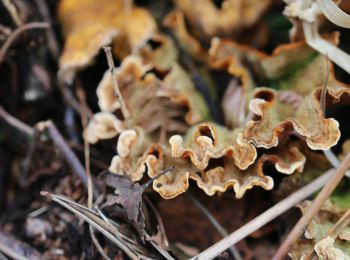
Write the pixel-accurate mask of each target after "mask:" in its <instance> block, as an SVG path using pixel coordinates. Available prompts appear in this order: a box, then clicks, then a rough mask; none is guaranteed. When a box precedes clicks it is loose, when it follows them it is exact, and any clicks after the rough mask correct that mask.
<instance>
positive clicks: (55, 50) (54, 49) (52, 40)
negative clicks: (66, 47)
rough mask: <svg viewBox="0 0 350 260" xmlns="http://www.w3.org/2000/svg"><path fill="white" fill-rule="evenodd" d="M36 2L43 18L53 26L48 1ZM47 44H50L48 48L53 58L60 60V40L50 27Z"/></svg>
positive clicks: (40, 0)
mask: <svg viewBox="0 0 350 260" xmlns="http://www.w3.org/2000/svg"><path fill="white" fill-rule="evenodd" d="M35 2H36V5H37V7H38V9H39V12H40V14H41V16H42V17H43V19H44V20H45V21H46V22H48V23H50V24H52V20H51V18H50V13H49V9H48V7H47V1H45V0H35ZM46 35H47V43H48V47H49V50H50V52H51V54H52V57H54V58H56V59H57V58H58V56H59V54H60V51H59V49H60V48H59V44H58V40H57V37H56V35H55V32H54V30H53V28H52V27H50V28H49V29H48V30H47V33H46Z"/></svg>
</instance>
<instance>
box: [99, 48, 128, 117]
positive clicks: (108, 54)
mask: <svg viewBox="0 0 350 260" xmlns="http://www.w3.org/2000/svg"><path fill="white" fill-rule="evenodd" d="M103 50H104V51H105V53H106V57H107V62H108V67H109V70H110V72H111V76H112V83H113V88H114V92H115V94H116V95H117V98H118V101H119V103H120V108H121V110H122V113H123V116H124V118H125V119H129V118H130V113H129V110H128V108H127V107H126V104H125V101H124V99H123V96H122V94H121V92H120V89H119V86H118V82H117V79H116V77H115V66H114V61H113V56H112V52H111V47H109V46H104V47H103Z"/></svg>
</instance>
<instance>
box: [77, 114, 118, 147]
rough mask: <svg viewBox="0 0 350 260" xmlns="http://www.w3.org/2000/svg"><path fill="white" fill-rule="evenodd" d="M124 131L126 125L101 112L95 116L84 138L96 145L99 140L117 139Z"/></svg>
mask: <svg viewBox="0 0 350 260" xmlns="http://www.w3.org/2000/svg"><path fill="white" fill-rule="evenodd" d="M123 130H124V123H123V122H122V121H120V120H119V119H118V118H117V117H116V116H115V115H113V114H112V113H109V112H99V113H96V114H94V115H93V117H92V119H90V121H89V124H88V125H87V127H86V129H85V130H84V138H85V139H86V140H87V142H89V143H91V144H94V143H97V142H98V141H99V140H104V139H111V138H113V137H116V136H117V135H118V134H119V133H120V132H122V131H123Z"/></svg>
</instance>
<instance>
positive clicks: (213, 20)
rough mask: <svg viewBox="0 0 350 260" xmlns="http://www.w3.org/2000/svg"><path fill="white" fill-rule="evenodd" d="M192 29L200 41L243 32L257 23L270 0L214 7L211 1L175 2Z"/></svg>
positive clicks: (231, 0) (228, 2)
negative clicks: (194, 2)
mask: <svg viewBox="0 0 350 260" xmlns="http://www.w3.org/2000/svg"><path fill="white" fill-rule="evenodd" d="M174 2H175V5H176V7H177V9H178V10H181V11H182V12H183V13H184V15H185V17H186V19H187V22H188V23H189V25H190V27H191V28H192V29H193V34H194V35H196V36H197V37H199V38H201V39H210V38H211V37H213V36H216V35H228V34H232V32H237V31H240V30H243V29H245V28H247V27H249V26H252V25H253V24H254V23H256V22H257V21H258V19H259V18H260V17H261V15H262V14H263V12H264V11H265V10H266V8H267V7H268V6H269V4H270V2H271V1H270V0H254V1H244V0H242V1H236V0H225V1H223V2H222V4H221V5H220V6H216V5H215V3H214V1H212V0H199V1H197V2H196V4H195V5H194V4H193V2H192V1H191V0H175V1H174Z"/></svg>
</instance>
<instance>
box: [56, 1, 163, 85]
mask: <svg viewBox="0 0 350 260" xmlns="http://www.w3.org/2000/svg"><path fill="white" fill-rule="evenodd" d="M96 10H98V11H97V12H96ZM58 16H59V19H60V21H61V22H62V25H63V26H62V27H63V33H64V36H65V44H64V49H63V53H62V54H61V57H60V60H59V72H58V76H59V78H60V79H61V80H62V81H63V82H65V83H71V82H72V81H73V79H74V76H75V74H76V72H77V71H78V70H81V69H83V68H84V67H86V66H88V65H89V64H90V63H91V62H92V61H93V58H94V57H95V56H96V55H97V53H98V52H99V51H100V49H101V47H102V46H104V45H108V44H111V43H113V44H114V45H118V48H114V50H117V52H116V53H115V54H116V55H119V56H120V57H124V56H125V55H128V54H129V53H130V52H131V49H133V48H135V47H136V46H138V45H139V44H140V43H141V42H143V41H144V40H145V39H146V38H147V37H149V35H150V34H152V33H154V32H155V31H156V30H157V25H156V22H155V20H154V18H153V17H152V15H151V14H150V13H149V12H148V11H147V10H145V9H142V8H137V7H133V6H129V5H128V4H127V2H125V1H119V0H113V1H111V0H100V1H95V0H85V1H84V8H81V2H80V1H78V0H63V1H60V4H59V10H58ZM119 43H123V45H121V44H119ZM122 47H123V48H122ZM121 50H123V51H121Z"/></svg>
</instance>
